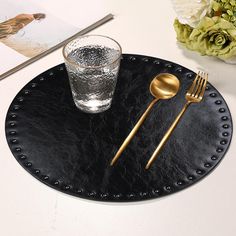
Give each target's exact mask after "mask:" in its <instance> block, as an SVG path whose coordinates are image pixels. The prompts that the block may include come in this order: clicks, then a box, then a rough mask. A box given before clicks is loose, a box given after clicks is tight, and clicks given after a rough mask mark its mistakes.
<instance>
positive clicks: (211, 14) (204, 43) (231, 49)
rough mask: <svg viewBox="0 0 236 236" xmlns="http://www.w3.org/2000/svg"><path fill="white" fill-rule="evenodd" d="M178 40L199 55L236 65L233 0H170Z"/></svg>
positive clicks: (235, 9)
mask: <svg viewBox="0 0 236 236" xmlns="http://www.w3.org/2000/svg"><path fill="white" fill-rule="evenodd" d="M172 3H173V6H174V8H175V11H176V13H177V19H176V20H175V22H174V28H175V31H176V34H177V40H178V41H179V42H181V43H182V44H184V46H185V47H186V48H188V49H190V50H193V51H197V52H199V53H201V55H208V56H215V57H218V58H220V59H222V60H224V61H226V62H227V63H233V64H236V0H172Z"/></svg>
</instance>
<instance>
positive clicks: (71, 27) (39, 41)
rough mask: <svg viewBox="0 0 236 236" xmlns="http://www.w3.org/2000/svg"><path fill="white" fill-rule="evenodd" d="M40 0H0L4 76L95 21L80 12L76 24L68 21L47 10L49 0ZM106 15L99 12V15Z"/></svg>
mask: <svg viewBox="0 0 236 236" xmlns="http://www.w3.org/2000/svg"><path fill="white" fill-rule="evenodd" d="M40 2H41V1H33V0H32V1H29V0H28V1H15V0H0V55H1V56H0V77H1V75H2V74H4V73H6V72H7V71H9V70H11V69H12V68H14V67H16V66H18V65H20V64H21V63H23V62H25V61H27V60H30V59H31V58H34V57H35V56H37V55H39V54H41V53H43V52H45V51H47V50H48V49H50V48H52V47H54V46H56V45H57V44H58V43H60V42H62V41H64V40H66V39H67V38H69V37H71V36H73V35H75V34H76V33H78V32H79V31H81V30H82V29H83V28H85V27H88V26H89V24H92V23H94V20H95V18H94V17H93V18H91V20H89V19H80V17H79V16H80V14H78V20H77V21H76V23H75V24H71V22H70V23H68V22H67V21H65V19H63V17H60V14H57V12H56V11H55V10H54V9H48V8H47V10H45V9H46V8H45V6H46V2H47V1H43V2H44V5H45V6H42V4H41V5H38V4H37V3H40ZM78 13H79V11H78ZM81 15H83V17H84V16H85V15H84V14H81ZM102 17H104V12H98V13H97V15H96V19H97V20H99V19H101V18H102ZM72 18H73V19H75V16H72ZM87 18H89V16H87ZM80 22H81V23H80ZM85 22H86V23H85Z"/></svg>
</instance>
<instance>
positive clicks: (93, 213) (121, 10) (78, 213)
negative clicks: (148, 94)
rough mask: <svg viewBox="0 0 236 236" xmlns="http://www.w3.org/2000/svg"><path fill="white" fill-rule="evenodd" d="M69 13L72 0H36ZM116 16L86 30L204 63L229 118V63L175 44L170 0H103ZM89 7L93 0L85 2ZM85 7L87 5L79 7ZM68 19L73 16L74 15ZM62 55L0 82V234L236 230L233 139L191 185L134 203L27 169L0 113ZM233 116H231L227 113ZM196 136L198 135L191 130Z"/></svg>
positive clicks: (152, 234)
mask: <svg viewBox="0 0 236 236" xmlns="http://www.w3.org/2000/svg"><path fill="white" fill-rule="evenodd" d="M41 4H43V5H44V6H47V5H48V7H49V8H52V7H55V10H56V11H57V12H58V11H61V12H62V13H63V14H64V15H65V16H66V17H67V18H68V19H69V18H70V17H71V18H74V19H75V18H76V12H77V9H78V8H81V7H83V4H82V5H81V4H78V3H77V1H76V0H74V1H73V0H67V1H66V7H65V4H62V3H61V2H60V1H54V0H50V1H41ZM102 6H103V8H104V9H106V10H107V11H109V12H111V13H113V14H114V15H115V19H114V20H113V21H111V22H109V23H107V24H105V25H103V26H102V27H100V28H98V29H96V30H94V31H93V33H97V34H104V35H108V36H110V37H112V38H114V39H116V40H117V41H118V42H119V43H120V44H121V45H122V48H123V52H124V53H136V54H143V55H150V56H155V57H160V58H164V59H167V60H170V61H174V62H177V63H179V64H181V65H184V66H185V67H188V68H189V69H192V70H194V71H197V70H198V69H204V70H206V71H208V72H209V74H210V78H209V79H210V82H211V83H212V84H213V85H214V86H215V87H216V88H217V89H218V90H219V91H220V92H221V94H222V95H223V96H224V98H225V99H226V101H227V103H228V105H229V108H230V110H231V113H232V116H233V117H236V106H235V104H236V92H235V88H236V78H235V74H236V66H235V65H228V64H225V63H224V62H221V61H219V60H215V59H212V58H209V57H201V56H199V55H198V54H197V53H193V52H188V51H185V50H184V51H183V50H182V49H181V48H180V47H179V46H178V45H177V44H176V39H175V37H176V36H175V32H174V30H173V21H174V18H175V13H174V11H173V10H172V7H171V4H170V1H161V0H149V1H143V0H140V1H138V0H129V1H127V0H120V1H117V0H104V1H103V3H102ZM90 8H91V9H92V10H91V12H92V11H94V8H93V5H91V6H90ZM85 12H86V14H90V10H89V9H87V10H85ZM74 19H73V20H74ZM62 61H63V58H62V54H61V49H60V50H58V51H56V52H54V53H52V54H50V55H48V56H47V57H45V58H43V59H41V60H39V61H37V62H36V63H34V64H32V65H30V66H28V67H27V68H24V69H22V70H21V71H19V72H17V73H15V74H14V75H12V76H10V77H8V78H6V79H4V80H3V81H0V186H1V188H0V191H1V192H0V235H4V236H16V235H21V236H32V235H34V236H42V235H44V236H65V235H81V236H110V235H112V236H120V235H124V236H126V235H129V236H143V235H148V236H156V235H161V236H188V235H191V236H199V235H201V236H209V235H214V236H223V235H227V236H234V235H235V232H236V224H235V219H236V203H235V199H236V188H235V179H236V171H235V168H236V159H235V154H236V145H235V144H236V139H235V137H233V140H232V143H231V146H230V149H229V151H228V152H227V154H226V156H225V158H224V160H223V161H222V162H221V164H220V165H219V166H218V167H217V168H216V169H215V171H213V172H212V173H211V174H210V175H209V176H208V177H206V178H204V180H202V181H200V182H199V183H197V184H196V185H194V186H192V187H190V188H187V189H186V190H184V191H181V192H179V193H177V194H173V195H170V196H168V197H165V198H161V199H157V200H151V201H145V202H138V203H131V204H130V203H119V204H112V203H100V202H93V201H87V200H82V199H79V198H75V197H71V196H69V195H66V194H63V193H60V192H58V191H55V190H53V189H51V188H49V187H47V186H46V185H44V184H42V183H41V182H39V181H38V180H36V179H35V178H33V177H32V176H31V175H30V174H28V173H27V172H26V171H25V170H24V169H23V168H22V167H21V166H20V165H19V164H18V163H17V161H16V160H15V159H14V157H13V156H12V154H11V152H10V150H9V148H8V145H7V142H6V139H5V129H4V125H5V124H4V122H5V115H6V112H7V109H8V107H9V105H10V103H11V101H12V99H13V98H14V97H15V95H16V93H17V92H18V91H19V90H20V89H21V88H22V87H23V86H24V85H25V84H26V83H27V82H28V81H30V80H31V79H32V78H33V77H35V76H36V75H38V74H39V73H41V72H43V71H44V70H46V69H48V68H50V67H52V66H55V65H56V64H59V63H61V62H62ZM234 121H235V119H234ZM196 135H197V134H196Z"/></svg>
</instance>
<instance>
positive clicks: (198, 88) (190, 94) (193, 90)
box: [145, 71, 208, 169]
mask: <svg viewBox="0 0 236 236" xmlns="http://www.w3.org/2000/svg"><path fill="white" fill-rule="evenodd" d="M207 80H208V74H207V73H204V72H200V71H199V72H198V74H197V75H196V78H195V80H194V81H193V83H192V85H191V87H190V88H189V90H188V91H187V93H186V95H185V99H186V100H187V102H186V104H185V105H184V107H183V109H182V110H181V112H180V113H179V115H178V116H177V117H176V119H175V120H174V122H173V123H172V125H171V126H170V128H169V129H168V131H167V132H166V134H165V135H164V137H163V138H162V140H161V141H160V143H159V145H158V146H157V148H156V150H155V151H154V153H153V154H152V156H151V158H150V159H149V161H148V163H147V165H146V167H145V169H149V168H150V166H151V164H152V163H153V162H154V160H155V159H156V158H157V155H158V154H159V153H160V151H161V149H162V147H163V146H164V145H165V143H166V142H167V140H168V138H169V137H170V135H171V134H172V132H173V131H174V129H175V127H176V126H177V124H178V123H179V121H180V118H181V117H182V116H183V114H184V112H185V111H186V110H187V108H188V107H189V105H190V104H191V103H198V102H201V101H202V98H203V95H204V92H205V88H206V84H207Z"/></svg>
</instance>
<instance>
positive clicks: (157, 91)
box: [110, 73, 179, 166]
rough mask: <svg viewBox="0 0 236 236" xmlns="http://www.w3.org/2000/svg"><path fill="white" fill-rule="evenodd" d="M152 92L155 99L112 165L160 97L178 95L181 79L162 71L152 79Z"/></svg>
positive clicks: (150, 88)
mask: <svg viewBox="0 0 236 236" xmlns="http://www.w3.org/2000/svg"><path fill="white" fill-rule="evenodd" d="M149 90H150V93H151V94H152V96H153V97H155V99H154V100H153V101H152V102H151V103H150V104H149V106H148V107H147V109H146V111H145V112H144V113H143V115H142V116H141V118H140V119H139V120H138V122H137V123H136V125H135V126H134V128H133V129H132V131H131V132H130V133H129V135H128V136H127V138H126V139H125V141H124V142H123V144H122V145H121V147H120V148H119V150H118V151H117V153H116V155H115V156H114V158H113V159H112V161H111V163H110V165H111V166H112V165H114V163H115V162H116V161H117V159H118V158H119V157H120V155H121V154H122V152H123V151H124V150H125V148H126V147H127V145H128V144H129V143H130V141H131V140H132V138H133V137H134V135H135V134H136V132H137V131H138V129H139V128H140V126H141V125H142V123H143V122H144V120H145V119H146V117H147V116H148V114H149V112H150V111H151V109H152V107H153V106H154V105H155V103H156V102H157V101H158V100H160V99H169V98H172V97H174V96H175V95H176V93H177V92H178V90H179V80H178V78H177V77H176V76H174V75H173V74H169V73H161V74H159V75H157V76H155V77H154V79H153V80H152V82H151V84H150V87H149Z"/></svg>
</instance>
